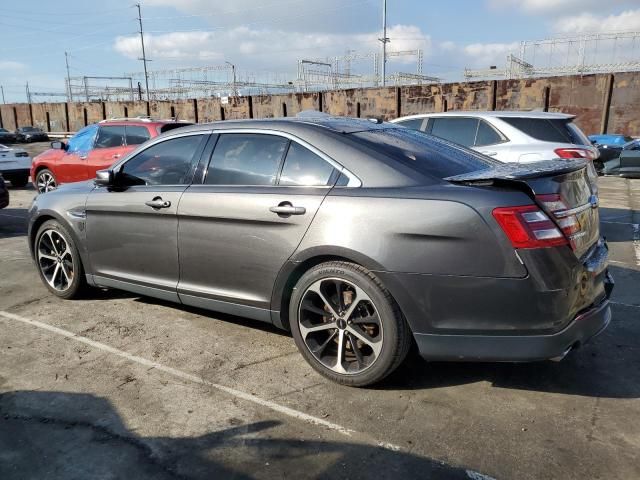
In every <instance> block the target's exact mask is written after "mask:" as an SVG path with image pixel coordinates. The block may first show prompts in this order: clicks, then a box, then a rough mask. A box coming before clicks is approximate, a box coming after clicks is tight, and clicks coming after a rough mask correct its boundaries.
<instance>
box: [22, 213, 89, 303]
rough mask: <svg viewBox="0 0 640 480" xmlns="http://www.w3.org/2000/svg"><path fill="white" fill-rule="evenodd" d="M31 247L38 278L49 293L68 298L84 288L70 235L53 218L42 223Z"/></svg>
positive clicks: (78, 294)
mask: <svg viewBox="0 0 640 480" xmlns="http://www.w3.org/2000/svg"><path fill="white" fill-rule="evenodd" d="M34 251H35V259H36V264H37V266H38V273H39V274H40V278H41V279H42V281H43V282H44V284H45V286H46V287H47V288H48V289H49V291H50V292H51V293H53V294H54V295H56V296H57V297H60V298H66V299H71V298H75V297H78V296H80V294H81V293H83V291H84V290H86V288H87V283H86V280H85V278H84V270H83V268H82V262H81V260H80V255H79V253H78V249H77V247H76V246H75V244H74V243H73V237H71V234H70V233H69V232H68V231H67V230H66V228H65V227H63V226H62V225H61V224H60V223H58V222H57V221H56V220H48V221H46V222H44V223H43V224H42V226H41V227H40V229H39V230H38V234H37V235H36V241H35V249H34Z"/></svg>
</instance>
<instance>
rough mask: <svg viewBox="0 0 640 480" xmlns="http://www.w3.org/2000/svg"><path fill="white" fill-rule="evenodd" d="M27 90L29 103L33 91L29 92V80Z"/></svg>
mask: <svg viewBox="0 0 640 480" xmlns="http://www.w3.org/2000/svg"><path fill="white" fill-rule="evenodd" d="M26 92H27V103H31V93H30V92H29V82H27V87H26Z"/></svg>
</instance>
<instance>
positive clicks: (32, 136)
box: [16, 127, 49, 143]
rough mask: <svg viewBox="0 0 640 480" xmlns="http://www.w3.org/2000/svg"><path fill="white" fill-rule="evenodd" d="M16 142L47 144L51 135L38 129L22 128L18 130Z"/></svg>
mask: <svg viewBox="0 0 640 480" xmlns="http://www.w3.org/2000/svg"><path fill="white" fill-rule="evenodd" d="M16 140H17V141H18V142H22V143H31V142H47V141H49V135H47V134H46V133H45V132H43V131H42V129H40V128H38V127H20V128H18V129H17V130H16Z"/></svg>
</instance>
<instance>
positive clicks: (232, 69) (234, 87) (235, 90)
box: [224, 61, 238, 97]
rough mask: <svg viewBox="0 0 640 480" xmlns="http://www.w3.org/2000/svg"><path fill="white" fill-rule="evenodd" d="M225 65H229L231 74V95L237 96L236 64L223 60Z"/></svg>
mask: <svg viewBox="0 0 640 480" xmlns="http://www.w3.org/2000/svg"><path fill="white" fill-rule="evenodd" d="M224 63H226V64H227V65H230V66H231V74H232V76H233V87H232V91H233V96H234V97H237V96H238V89H237V88H236V66H235V65H234V64H233V63H231V62H226V61H225V62H224Z"/></svg>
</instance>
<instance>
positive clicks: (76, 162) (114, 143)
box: [31, 118, 190, 193]
mask: <svg viewBox="0 0 640 480" xmlns="http://www.w3.org/2000/svg"><path fill="white" fill-rule="evenodd" d="M186 125H190V124H189V123H185V122H175V121H169V120H166V121H165V120H157V121H156V120H151V119H148V118H123V119H112V120H104V121H102V122H100V123H95V124H92V125H89V126H87V127H84V128H83V129H81V130H79V131H78V132H77V133H76V134H75V135H74V136H73V137H71V138H70V139H69V141H68V142H67V143H65V142H61V141H55V142H51V149H50V150H47V151H46V152H43V153H41V154H40V155H38V156H37V157H35V158H34V159H33V164H32V166H31V179H32V181H33V184H34V186H35V187H36V189H37V190H38V192H40V193H44V192H48V191H50V190H53V189H55V188H56V187H57V186H58V185H61V184H63V183H70V182H79V181H82V180H88V179H91V178H95V176H96V171H98V170H101V169H103V168H107V167H109V166H110V165H111V164H112V163H114V162H116V161H117V160H118V159H120V158H121V157H123V156H124V155H126V154H127V153H129V152H131V151H132V150H134V149H135V148H136V147H137V146H138V145H140V144H141V143H144V142H146V141H147V140H149V139H151V138H154V137H157V136H158V135H159V134H160V133H162V132H166V131H168V130H171V129H173V128H178V127H183V126H186Z"/></svg>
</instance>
